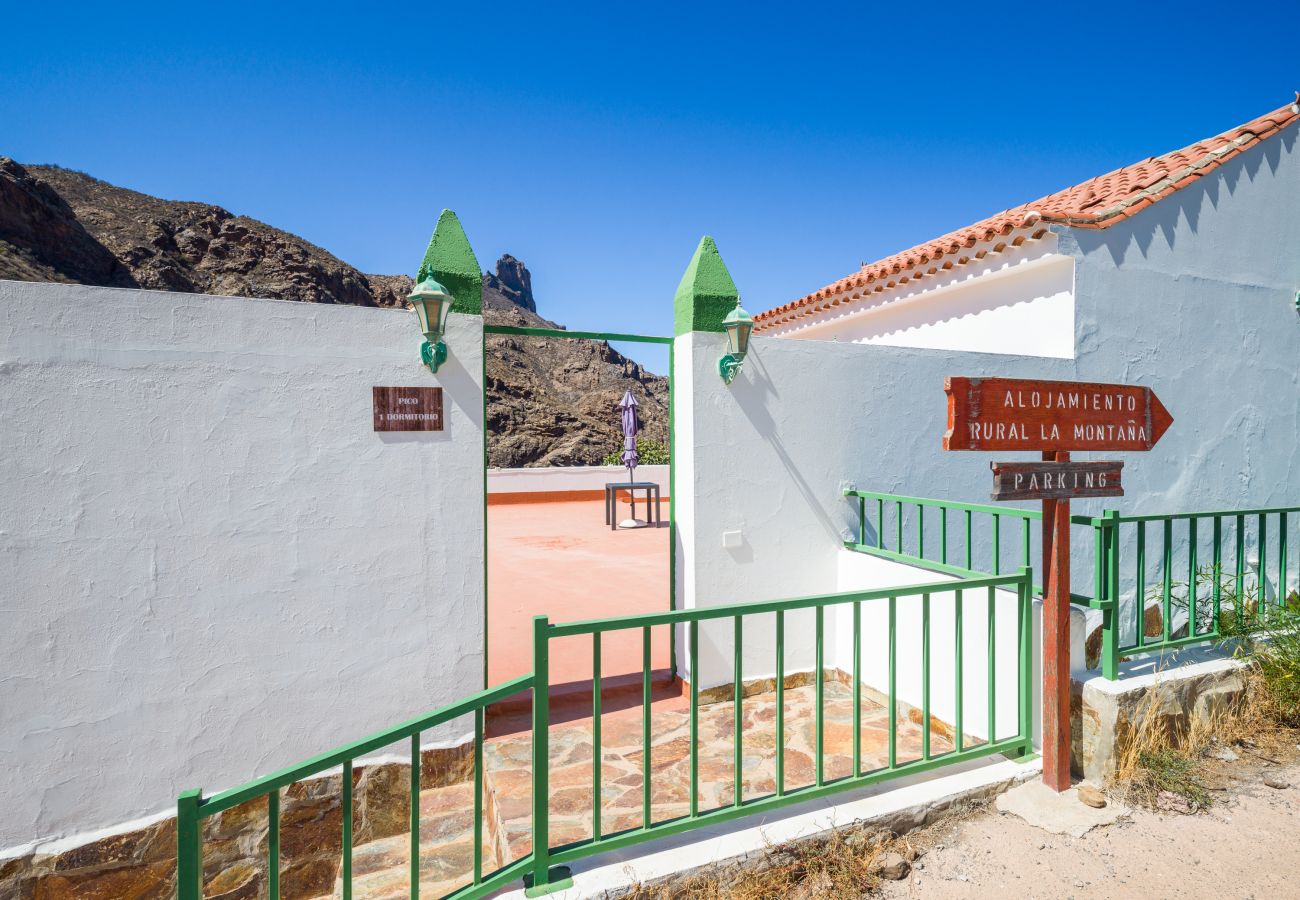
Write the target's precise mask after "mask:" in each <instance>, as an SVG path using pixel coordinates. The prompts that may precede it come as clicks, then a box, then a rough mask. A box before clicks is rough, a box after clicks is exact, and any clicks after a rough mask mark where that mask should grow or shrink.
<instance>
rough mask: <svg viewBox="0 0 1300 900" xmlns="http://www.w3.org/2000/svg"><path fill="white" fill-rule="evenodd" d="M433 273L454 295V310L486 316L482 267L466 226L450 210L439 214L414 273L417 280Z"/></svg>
mask: <svg viewBox="0 0 1300 900" xmlns="http://www.w3.org/2000/svg"><path fill="white" fill-rule="evenodd" d="M430 276H432V277H433V278H434V279H435V280H437V281H439V282H441V283H442V284H443V285H444V286H445V287H446V288H447V292H448V293H449V294H451V296H452V297H453V298H454V300H455V302H454V303H453V304H452V308H451V309H452V312H458V313H465V314H466V315H472V316H481V315H483V270H482V269H480V268H479V265H478V259H477V258H475V256H474V251H473V249H471V247H470V245H469V238H467V237H465V229H464V228H461V227H460V219H457V218H456V214H455V213H454V212H452V211H451V210H449V209H444V210H443V211H442V215H440V216H438V226H437V227H436V228H434V230H433V237H432V238H430V239H429V249H428V250H425V251H424V259H423V260H422V261H421V262H420V270H419V271H418V272H417V273H416V275H415V280H416V283H417V284H418V283H419V282H421V281H423V280H424V279H425V278H428V277H430Z"/></svg>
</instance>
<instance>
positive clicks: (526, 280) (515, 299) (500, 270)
mask: <svg viewBox="0 0 1300 900" xmlns="http://www.w3.org/2000/svg"><path fill="white" fill-rule="evenodd" d="M483 280H484V282H485V283H486V284H487V285H488V287H491V288H493V289H494V290H497V291H499V292H500V293H501V294H502V295H503V296H504V297H505V298H506V299H507V300H509V301H510V302H511V303H513V304H515V305H516V306H522V307H523V308H524V309H526V310H528V311H529V312H533V313H535V312H537V302H536V301H535V300H534V299H533V275H532V273H531V272H529V271H528V267H527V266H526V265H524V264H523V263H522V262H520V261H519V260H517V259H515V258H514V257H513V256H511V255H510V254H509V253H506V254H504V255H502V257H501V258H500V259H498V260H497V271H496V274H495V275H494V274H492V273H491V272H484V273H483Z"/></svg>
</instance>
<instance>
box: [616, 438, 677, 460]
mask: <svg viewBox="0 0 1300 900" xmlns="http://www.w3.org/2000/svg"><path fill="white" fill-rule="evenodd" d="M636 454H637V456H638V457H639V459H640V461H639V462H638V463H637V465H640V466H666V465H668V448H667V447H665V446H664V445H663V444H661V443H659V442H658V441H653V440H651V439H650V438H641V437H639V438H637V439H636ZM601 465H602V466H621V465H623V450H622V449H621V448H620V449H618V450H615V451H613V452H612V453H609V454H606V456H605V458H604V459H603V460H601Z"/></svg>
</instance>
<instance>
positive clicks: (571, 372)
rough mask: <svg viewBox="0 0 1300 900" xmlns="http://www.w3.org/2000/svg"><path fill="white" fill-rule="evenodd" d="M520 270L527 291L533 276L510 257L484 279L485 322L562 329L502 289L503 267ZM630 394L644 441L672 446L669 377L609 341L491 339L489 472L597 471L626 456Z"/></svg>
mask: <svg viewBox="0 0 1300 900" xmlns="http://www.w3.org/2000/svg"><path fill="white" fill-rule="evenodd" d="M503 263H505V266H504V267H503V265H502V264H503ZM516 266H517V267H518V269H520V270H522V272H523V276H524V283H525V284H527V283H528V270H527V269H526V268H525V267H524V266H523V264H522V263H520V262H519V261H518V260H516V259H514V258H513V257H510V256H505V257H502V259H501V261H500V262H498V263H497V273H496V276H495V277H493V276H491V275H489V276H488V277H487V278H485V279H484V284H483V317H484V319H485V320H486V321H487V322H489V323H495V324H499V325H514V326H522V327H526V328H557V327H560V326H557V325H556V324H555V323H554V322H550V321H547V320H546V319H543V318H542V317H541V316H539V315H537V314H536V313H535V312H532V311H530V310H529V309H527V308H526V307H524V306H521V305H518V304H517V303H516V302H515V300H514V299H513V298H512V296H511V295H510V294H507V293H504V292H502V291H501V290H500V289H499V288H498V287H496V286H495V285H496V283H500V282H501V281H503V272H502V270H503V268H505V269H506V270H507V271H511V270H513V269H514V268H515V267H516ZM530 298H531V292H530ZM625 391H631V392H632V396H634V397H636V399H637V402H638V403H640V404H641V407H640V411H641V423H642V432H641V433H642V435H643V436H644V437H646V438H648V439H650V440H653V441H657V442H659V443H661V444H663V445H664V446H665V447H666V446H668V379H667V378H664V377H663V376H662V375H655V374H653V373H651V372H647V371H646V370H645V369H644V368H643V367H642V366H641V365H640V364H638V363H637V362H635V361H634V360H631V359H628V358H627V357H626V356H623V355H622V354H621V353H619V352H618V351H617V350H615V349H614V348H613V347H611V346H609V344H607V343H605V342H603V341H589V340H575V339H572V338H550V337H532V336H525V335H510V334H490V335H488V337H487V393H488V434H489V437H488V465H490V466H501V467H521V466H586V465H598V464H599V463H600V461H601V459H602V458H603V457H604V456H605V454H607V453H609V452H610V451H612V450H618V449H622V446H623V432H622V430H621V429H620V426H619V416H618V403H619V401H620V400H622V399H623V394H624V392H625Z"/></svg>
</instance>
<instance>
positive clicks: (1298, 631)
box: [1250, 594, 1300, 726]
mask: <svg viewBox="0 0 1300 900" xmlns="http://www.w3.org/2000/svg"><path fill="white" fill-rule="evenodd" d="M1294 596H1295V595H1294V594H1293V595H1292V596H1291V597H1288V598H1287V600H1288V602H1287V604H1286V606H1284V607H1280V608H1276V609H1274V610H1273V611H1272V612H1270V613H1268V614H1267V615H1265V616H1264V617H1263V618H1264V623H1263V624H1262V625H1261V626H1259V628H1258V629H1257V630H1256V632H1255V634H1254V635H1253V636H1252V640H1251V648H1250V649H1251V651H1252V655H1253V656H1254V661H1255V668H1256V670H1257V671H1258V672H1259V675H1260V678H1262V679H1263V682H1264V687H1265V689H1266V690H1267V691H1268V694H1269V699H1270V701H1272V702H1271V705H1272V708H1273V713H1274V717H1275V718H1276V719H1277V720H1278V721H1279V722H1281V723H1282V724H1283V725H1291V726H1298V725H1300V612H1297V611H1296V609H1295V606H1294V605H1293V602H1292V601H1293V598H1294Z"/></svg>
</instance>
